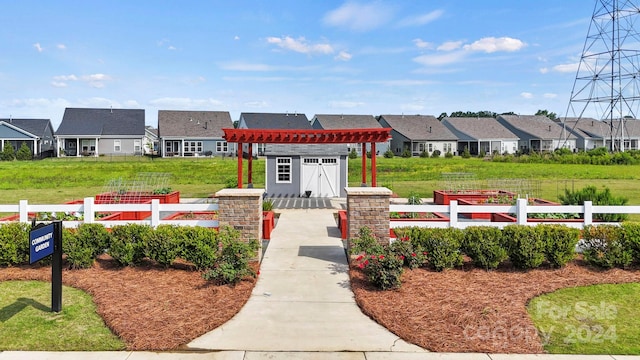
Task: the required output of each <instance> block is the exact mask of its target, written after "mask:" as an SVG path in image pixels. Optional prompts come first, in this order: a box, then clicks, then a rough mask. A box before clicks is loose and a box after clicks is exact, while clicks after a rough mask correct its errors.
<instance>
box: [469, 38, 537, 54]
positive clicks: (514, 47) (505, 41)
mask: <svg viewBox="0 0 640 360" xmlns="http://www.w3.org/2000/svg"><path fill="white" fill-rule="evenodd" d="M525 46H526V44H525V43H524V42H522V40H519V39H514V38H510V37H500V38H495V37H486V38H482V39H480V40H478V41H475V42H473V43H472V44H470V45H465V46H464V49H465V50H470V51H483V52H486V53H493V52H497V51H507V52H513V51H518V50H520V49H522V48H523V47H525Z"/></svg>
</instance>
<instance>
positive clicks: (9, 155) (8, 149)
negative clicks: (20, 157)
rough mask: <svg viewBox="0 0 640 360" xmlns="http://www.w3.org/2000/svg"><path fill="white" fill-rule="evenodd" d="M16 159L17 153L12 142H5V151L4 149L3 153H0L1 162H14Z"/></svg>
mask: <svg viewBox="0 0 640 360" xmlns="http://www.w3.org/2000/svg"><path fill="white" fill-rule="evenodd" d="M15 158H16V152H15V150H14V149H13V145H11V143H10V142H8V141H5V142H4V149H2V153H0V160H2V161H13V160H15Z"/></svg>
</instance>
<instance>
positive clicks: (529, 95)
mask: <svg viewBox="0 0 640 360" xmlns="http://www.w3.org/2000/svg"><path fill="white" fill-rule="evenodd" d="M520 97H522V98H524V99H533V94H532V93H530V92H521V93H520Z"/></svg>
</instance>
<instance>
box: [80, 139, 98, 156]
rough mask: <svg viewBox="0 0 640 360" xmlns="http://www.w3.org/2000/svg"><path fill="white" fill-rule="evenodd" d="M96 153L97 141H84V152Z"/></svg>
mask: <svg viewBox="0 0 640 360" xmlns="http://www.w3.org/2000/svg"><path fill="white" fill-rule="evenodd" d="M95 151H96V141H95V140H91V139H83V140H82V152H83V153H88V152H92V153H93V152H95Z"/></svg>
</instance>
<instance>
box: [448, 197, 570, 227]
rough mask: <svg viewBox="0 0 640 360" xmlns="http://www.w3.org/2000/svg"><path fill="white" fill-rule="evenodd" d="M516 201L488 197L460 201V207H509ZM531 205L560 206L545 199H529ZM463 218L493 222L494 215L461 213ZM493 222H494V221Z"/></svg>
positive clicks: (512, 198) (514, 198)
mask: <svg viewBox="0 0 640 360" xmlns="http://www.w3.org/2000/svg"><path fill="white" fill-rule="evenodd" d="M515 201H516V197H515V196H511V195H509V196H505V195H501V196H497V197H488V198H486V199H476V200H465V199H460V200H458V204H459V205H507V206H512V205H514V203H515ZM529 205H541V206H547V205H560V204H558V203H556V202H553V201H548V200H544V199H529ZM460 215H461V216H463V217H465V218H468V219H474V220H476V219H483V220H492V219H493V215H494V213H484V212H474V213H460ZM492 221H493V220H492Z"/></svg>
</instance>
